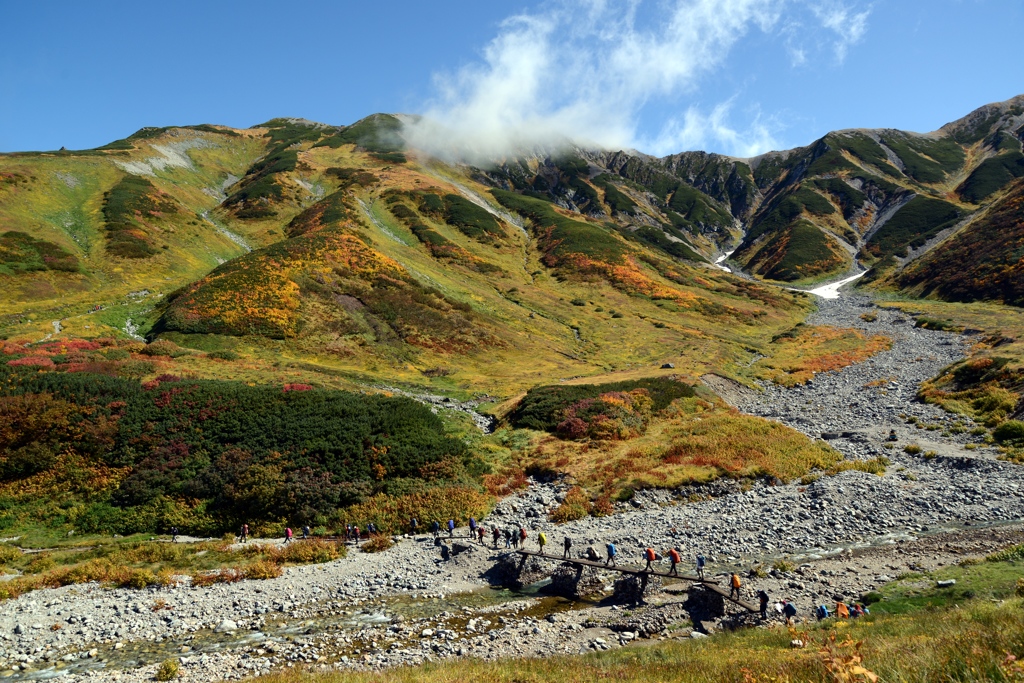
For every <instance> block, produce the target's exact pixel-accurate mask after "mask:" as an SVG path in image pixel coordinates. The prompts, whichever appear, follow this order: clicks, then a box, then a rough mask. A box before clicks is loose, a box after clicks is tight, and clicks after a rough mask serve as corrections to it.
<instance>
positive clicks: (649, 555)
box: [644, 548, 658, 572]
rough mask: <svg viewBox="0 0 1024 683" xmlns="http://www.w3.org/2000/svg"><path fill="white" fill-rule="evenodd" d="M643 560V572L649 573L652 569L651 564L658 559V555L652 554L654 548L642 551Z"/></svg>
mask: <svg viewBox="0 0 1024 683" xmlns="http://www.w3.org/2000/svg"><path fill="white" fill-rule="evenodd" d="M644 558H646V559H647V566H646V567H644V571H645V572H649V571H651V570H652V569H653V567H651V563H652V562H654V561H655V560H656V559H658V554H657V553H655V552H654V548H648V549H647V550H645V551H644Z"/></svg>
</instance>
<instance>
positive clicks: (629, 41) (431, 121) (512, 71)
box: [406, 0, 866, 161]
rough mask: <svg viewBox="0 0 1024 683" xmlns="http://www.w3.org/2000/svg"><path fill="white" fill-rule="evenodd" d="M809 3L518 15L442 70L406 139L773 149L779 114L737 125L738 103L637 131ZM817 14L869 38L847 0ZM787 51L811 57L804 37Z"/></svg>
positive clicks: (469, 145)
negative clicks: (651, 110) (648, 132)
mask: <svg viewBox="0 0 1024 683" xmlns="http://www.w3.org/2000/svg"><path fill="white" fill-rule="evenodd" d="M803 2H804V0H662V2H661V4H658V5H656V6H655V5H651V10H652V11H653V13H654V14H656V17H655V19H656V21H648V22H646V23H645V22H644V21H642V19H641V18H639V15H641V14H642V13H641V12H640V11H639V10H640V7H641V0H591V1H589V2H588V1H586V0H561V1H560V2H556V3H555V4H554V6H553V7H551V8H545V9H544V10H540V11H537V12H534V13H524V14H518V15H515V16H512V17H509V18H508V19H506V20H505V21H504V22H502V24H501V26H500V29H499V32H498V35H497V36H496V37H495V38H494V39H493V40H492V41H491V42H490V43H489V44H488V45H487V46H486V47H485V48H484V50H483V52H482V59H481V60H480V61H479V62H478V63H476V64H470V65H467V66H465V67H463V68H462V69H460V70H458V71H456V72H454V73H447V74H440V75H437V76H435V86H436V90H437V93H438V94H437V97H436V98H435V100H434V101H433V102H432V103H430V105H428V106H427V108H426V111H424V112H423V113H424V118H423V119H422V120H420V121H419V122H416V123H409V124H407V126H406V136H407V137H408V138H409V141H410V143H412V144H413V145H414V146H417V147H420V148H422V149H426V150H427V151H429V152H431V153H433V154H436V155H439V156H445V157H450V156H458V157H461V158H464V159H467V160H471V161H479V160H484V159H493V158H496V157H501V156H505V155H507V154H510V153H513V152H521V151H524V149H531V148H536V147H545V148H550V147H552V146H558V145H561V144H563V143H565V142H566V141H567V140H570V139H571V140H573V141H575V142H578V143H582V144H591V145H596V146H600V147H605V148H612V149H625V148H641V149H643V147H641V144H642V143H643V144H648V145H650V146H649V147H647V148H646V149H644V151H651V150H656V151H658V152H659V153H661V152H665V151H679V150H680V149H684V148H691V149H692V148H695V147H704V146H707V145H708V144H709V143H714V144H715V145H716V147H717V148H718V149H722V150H723V151H726V152H729V153H732V154H736V155H748V154H751V153H759V152H762V151H765V146H766V145H771V144H773V143H774V140H773V138H772V136H771V133H770V124H771V121H770V120H769V121H768V122H765V121H763V120H762V119H761V117H760V116H759V115H758V116H756V117H755V120H754V121H753V122H752V123H750V124H749V125H746V126H740V127H735V126H733V125H730V124H729V122H728V119H729V115H730V112H731V111H732V109H733V108H732V101H731V100H730V101H729V102H726V103H723V104H721V105H718V106H717V107H714V108H713V109H712V111H711V113H710V114H705V113H701V111H700V110H699V109H697V108H695V107H693V106H685V105H684V107H685V113H684V114H683V115H682V116H681V117H679V118H677V119H675V120H672V121H669V122H668V123H667V124H666V126H665V127H664V130H663V131H662V133H661V134H660V135H658V136H657V137H656V138H655V139H653V140H651V139H647V140H645V139H641V136H639V135H638V120H639V115H640V112H641V111H642V110H643V109H644V107H645V105H647V104H648V103H649V102H652V101H654V100H659V99H663V100H667V101H677V100H678V99H679V98H680V97H686V96H688V95H691V96H692V95H693V94H695V92H696V90H697V87H698V85H699V84H700V81H701V79H702V78H704V77H706V76H707V75H708V74H710V73H712V72H713V71H714V70H715V69H716V68H718V67H720V66H721V65H722V63H723V62H724V60H725V59H726V57H727V56H728V54H729V52H730V50H731V49H732V48H733V47H734V45H735V44H736V43H737V42H738V41H740V40H742V39H743V38H744V36H746V35H748V34H749V33H750V32H752V31H757V30H760V31H764V32H768V31H774V30H776V28H777V26H778V25H779V24H780V23H781V22H780V19H781V17H782V14H783V11H784V10H785V9H786V8H787V7H788V6H792V5H794V3H796V5H797V6H802V7H804V8H806V5H804V4H803ZM645 9H646V8H645ZM819 9H820V11H821V12H822V14H820V15H817V12H818V11H819ZM805 11H806V9H805ZM814 11H815V13H816V15H817V16H819V21H821V22H822V23H823V24H825V25H826V26H827V27H828V28H829V30H832V31H836V32H839V31H844V32H845V33H843V35H844V36H845V37H844V38H843V41H844V44H852V42H856V40H859V39H860V36H862V35H863V31H864V27H865V25H866V13H865V14H864V17H863V18H861V19H857V17H859V16H860V15H856V14H851V13H850V12H849V11H848V10H846V9H845V7H844V6H840V5H834V6H830V7H825V6H821V7H820V8H819V6H815V7H814ZM651 13H652V12H648V13H647V14H651ZM858 22H859V23H858ZM845 49H846V48H845V47H844V48H843V50H844V54H845ZM790 54H791V56H792V58H793V60H794V61H800V60H804V59H806V56H805V54H804V52H803V51H802V50H801V49H800V48H799V46H794V48H793V49H791V50H790ZM671 145H676V146H675V147H672V146H671Z"/></svg>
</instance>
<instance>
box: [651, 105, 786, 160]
mask: <svg viewBox="0 0 1024 683" xmlns="http://www.w3.org/2000/svg"><path fill="white" fill-rule="evenodd" d="M734 100H735V98H733V99H731V100H729V101H727V102H723V103H721V104H719V105H718V106H716V107H714V108H713V109H712V110H711V113H710V114H704V113H703V112H701V111H700V110H699V109H697V108H696V107H690V108H689V109H687V110H686V113H685V114H684V115H683V117H682V118H681V119H679V118H674V119H671V120H669V121H668V122H667V123H666V124H665V126H664V127H663V128H662V130H661V133H660V134H659V135H658V137H656V138H655V139H653V140H649V141H642V142H641V143H640V146H641V148H642V149H643V150H644V151H648V152H650V153H651V154H656V155H666V154H673V153H675V152H679V151H680V150H687V149H699V148H701V147H706V146H708V144H709V143H711V145H712V146H714V147H715V148H717V149H725V150H728V151H729V153H730V154H732V155H733V156H737V157H743V158H746V157H752V156H757V155H758V154H763V153H764V152H767V151H769V150H772V149H778V148H779V143H778V141H777V140H776V139H775V137H774V135H773V134H772V130H773V129H778V125H777V124H776V122H775V121H773V120H770V119H769V120H765V119H764V117H762V115H761V113H760V111H757V112H756V113H755V115H754V118H753V121H752V122H751V123H750V124H749V125H748V126H747V127H746V128H745V129H743V130H736V129H735V128H733V127H732V126H731V125H730V124H729V123H728V119H729V113H730V111H731V110H732V107H733V103H734Z"/></svg>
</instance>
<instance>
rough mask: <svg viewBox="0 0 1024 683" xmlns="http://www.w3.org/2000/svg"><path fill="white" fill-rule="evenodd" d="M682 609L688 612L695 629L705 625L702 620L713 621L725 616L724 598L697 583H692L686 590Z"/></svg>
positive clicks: (702, 627)
mask: <svg viewBox="0 0 1024 683" xmlns="http://www.w3.org/2000/svg"><path fill="white" fill-rule="evenodd" d="M683 609H685V610H686V611H687V612H688V613H689V615H690V619H691V620H692V621H693V625H694V626H695V627H696V628H697V630H698V631H700V630H704V629H705V628H706V627H705V626H704V625H703V622H706V621H707V622H711V621H715V620H716V619H721V618H722V617H724V616H725V598H723V597H722V596H721V595H719V594H718V593H715V592H714V591H710V590H708V589H707V588H704V586H701V585H700V584H699V583H698V584H694V585H693V586H690V590H689V591H687V594H686V602H684V603H683Z"/></svg>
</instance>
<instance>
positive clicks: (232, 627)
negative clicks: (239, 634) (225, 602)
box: [213, 619, 238, 633]
mask: <svg viewBox="0 0 1024 683" xmlns="http://www.w3.org/2000/svg"><path fill="white" fill-rule="evenodd" d="M213 630H214V632H215V633H231V632H232V631H237V630H238V624H236V623H235V622H233V621H231V620H230V619H225V620H224V621H222V622H220V623H219V624H217V628H215V629H213Z"/></svg>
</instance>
